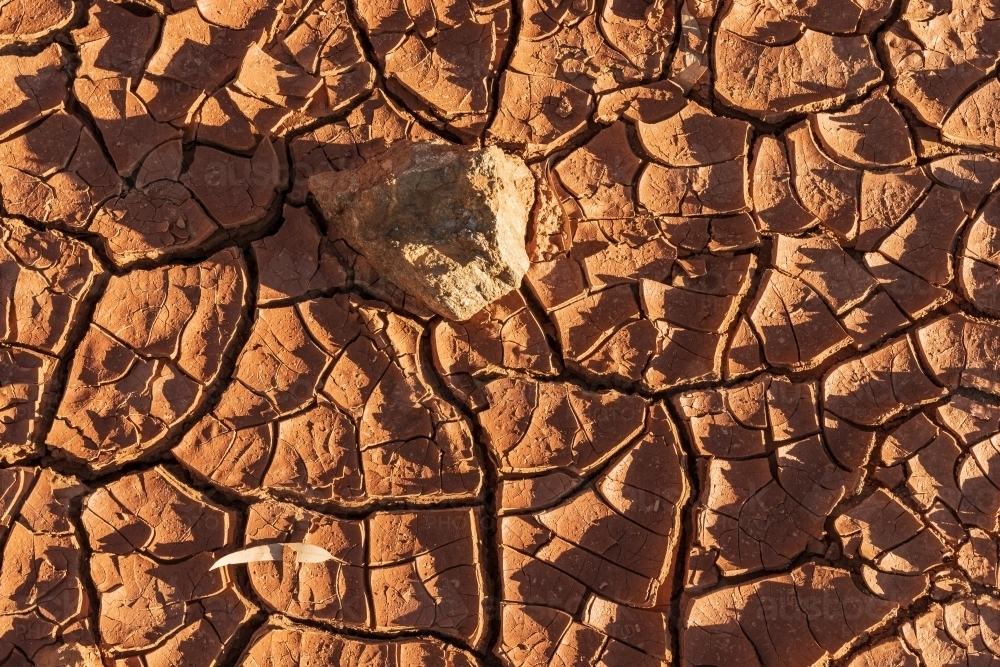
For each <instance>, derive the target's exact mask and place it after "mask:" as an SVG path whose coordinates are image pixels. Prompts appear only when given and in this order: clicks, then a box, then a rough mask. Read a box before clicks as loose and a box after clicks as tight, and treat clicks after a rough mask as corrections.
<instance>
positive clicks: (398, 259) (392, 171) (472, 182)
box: [309, 143, 535, 320]
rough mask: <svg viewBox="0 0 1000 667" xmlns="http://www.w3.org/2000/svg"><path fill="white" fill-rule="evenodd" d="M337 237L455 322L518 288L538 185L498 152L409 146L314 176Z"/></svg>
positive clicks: (314, 186)
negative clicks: (355, 166)
mask: <svg viewBox="0 0 1000 667" xmlns="http://www.w3.org/2000/svg"><path fill="white" fill-rule="evenodd" d="M309 189H310V191H311V192H312V193H313V195H314V196H315V197H316V201H317V202H318V203H319V206H320V208H321V209H322V211H323V215H324V217H325V218H326V220H327V223H328V224H329V226H330V232H331V234H332V235H337V236H341V237H342V238H344V239H345V240H346V241H347V242H348V243H349V244H350V245H351V246H352V247H353V248H354V249H355V250H357V251H358V252H360V253H361V254H362V255H364V256H365V258H366V259H367V260H368V261H369V262H370V263H371V264H372V265H373V266H374V267H375V268H376V269H377V270H378V271H379V273H380V274H382V275H383V276H385V277H386V278H387V279H388V280H390V281H391V282H393V283H395V284H396V285H397V286H398V287H400V288H401V289H403V290H404V291H406V292H407V293H409V294H412V295H414V296H416V297H418V298H419V299H421V300H422V301H423V302H424V303H425V304H426V305H427V307H428V308H430V309H431V310H433V311H434V312H436V313H438V314H440V315H442V316H444V317H447V318H448V319H451V320H467V319H469V318H470V317H472V316H473V315H475V314H476V313H477V312H479V311H480V310H482V309H483V308H484V307H485V306H487V305H488V304H490V303H491V302H493V301H495V300H496V299H499V298H500V297H502V296H504V295H505V294H507V293H508V292H510V291H511V290H514V289H517V288H518V287H519V286H520V284H521V278H522V277H523V276H524V274H525V272H526V271H527V270H528V256H527V253H526V252H525V248H524V237H525V232H526V229H527V223H528V216H529V214H530V212H531V207H532V205H533V204H534V199H535V195H534V179H533V177H532V175H531V172H530V171H528V168H527V167H526V166H525V164H524V162H522V161H521V159H520V158H517V157H513V156H510V155H507V154H505V153H504V152H503V151H502V150H500V149H499V148H496V147H489V148H474V149H470V148H466V147H460V146H451V145H445V144H431V143H425V144H411V143H400V144H398V145H396V146H394V147H393V148H391V149H390V150H389V151H388V152H386V153H385V154H384V155H383V156H382V157H381V159H379V160H377V161H371V162H368V163H366V164H365V165H363V166H362V167H360V168H358V169H356V170H352V171H340V172H328V173H324V174H318V175H316V176H313V177H312V178H311V179H310V180H309Z"/></svg>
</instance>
